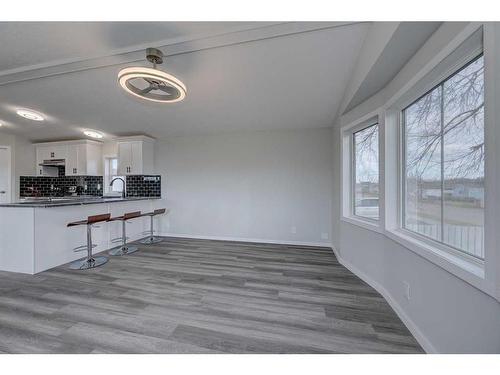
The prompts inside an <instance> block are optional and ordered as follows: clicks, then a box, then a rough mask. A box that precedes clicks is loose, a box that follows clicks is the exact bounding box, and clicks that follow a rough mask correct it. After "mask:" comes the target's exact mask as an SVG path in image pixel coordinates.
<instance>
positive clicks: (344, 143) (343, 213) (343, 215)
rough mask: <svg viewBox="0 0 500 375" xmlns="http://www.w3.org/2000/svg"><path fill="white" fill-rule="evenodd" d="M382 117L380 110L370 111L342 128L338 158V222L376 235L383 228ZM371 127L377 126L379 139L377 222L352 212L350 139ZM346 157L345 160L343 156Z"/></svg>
mask: <svg viewBox="0 0 500 375" xmlns="http://www.w3.org/2000/svg"><path fill="white" fill-rule="evenodd" d="M383 119H384V117H383V112H382V111H381V109H380V108H378V109H376V110H375V111H372V112H370V113H368V114H366V115H365V116H362V117H360V118H359V119H357V120H355V121H352V122H350V123H349V124H347V125H345V126H343V127H342V128H341V129H340V142H341V143H340V146H341V150H340V153H341V158H340V171H341V183H340V202H342V203H341V204H342V205H341V210H340V220H341V221H345V222H348V223H351V224H354V225H358V226H360V227H362V228H365V229H368V230H372V231H374V232H377V233H381V232H382V231H383V227H384V225H383V224H384V213H383V212H382V209H381V208H382V204H381V202H382V203H383V202H384V196H383V191H384V180H383V176H384V174H383V168H382V164H381V163H382V161H383V160H384V156H385V153H384V145H385V142H384V141H383V135H384V134H385V133H384V131H383V128H384V126H385V122H384V120H383ZM372 125H377V126H378V131H379V139H378V148H379V218H378V220H370V219H365V218H363V217H361V216H357V215H354V212H353V211H354V210H353V199H354V196H353V181H354V179H353V170H354V167H353V163H354V156H353V145H352V139H353V134H354V133H355V132H357V131H359V130H362V129H364V128H367V127H369V126H372ZM346 155H347V156H348V157H347V160H346V158H345V157H344V156H346Z"/></svg>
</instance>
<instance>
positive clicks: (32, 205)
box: [0, 197, 162, 208]
mask: <svg viewBox="0 0 500 375" xmlns="http://www.w3.org/2000/svg"><path fill="white" fill-rule="evenodd" d="M160 199H162V198H161V197H129V198H125V199H123V198H119V199H116V198H107V199H106V198H105V199H103V200H100V201H97V200H89V201H80V202H64V203H57V202H54V203H4V204H0V208H2V207H5V208H24V207H26V208H54V207H67V206H86V205H90V204H107V203H120V202H134V201H146V200H160Z"/></svg>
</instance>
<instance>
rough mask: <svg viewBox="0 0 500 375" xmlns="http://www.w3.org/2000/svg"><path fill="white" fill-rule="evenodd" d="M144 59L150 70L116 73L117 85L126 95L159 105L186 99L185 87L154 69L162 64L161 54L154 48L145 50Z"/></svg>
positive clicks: (123, 70) (140, 68)
mask: <svg viewBox="0 0 500 375" xmlns="http://www.w3.org/2000/svg"><path fill="white" fill-rule="evenodd" d="M146 59H147V60H148V61H149V62H151V63H152V64H153V67H152V68H146V67H142V66H138V67H131V68H125V69H122V70H120V72H119V73H118V83H119V84H120V86H121V87H122V88H123V89H124V90H125V91H127V92H128V93H130V94H132V95H134V96H137V97H139V98H142V99H145V100H149V101H152V102H159V103H176V102H180V101H181V100H183V99H184V98H185V97H186V86H185V85H184V83H182V82H181V81H180V80H179V79H177V78H175V77H174V76H172V75H170V74H168V73H165V72H163V71H161V70H158V69H156V65H157V64H161V63H163V53H162V52H161V51H160V50H158V49H156V48H148V49H147V50H146Z"/></svg>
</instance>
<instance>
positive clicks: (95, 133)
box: [83, 130, 104, 139]
mask: <svg viewBox="0 0 500 375" xmlns="http://www.w3.org/2000/svg"><path fill="white" fill-rule="evenodd" d="M83 134H85V135H86V136H87V137H90V138H97V139H101V138H102V137H104V135H102V133H99V132H98V131H95V130H84V131H83Z"/></svg>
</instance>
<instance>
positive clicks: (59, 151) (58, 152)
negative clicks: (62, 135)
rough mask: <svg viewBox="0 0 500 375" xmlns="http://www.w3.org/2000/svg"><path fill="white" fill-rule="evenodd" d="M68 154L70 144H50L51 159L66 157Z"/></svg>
mask: <svg viewBox="0 0 500 375" xmlns="http://www.w3.org/2000/svg"><path fill="white" fill-rule="evenodd" d="M67 156H68V146H66V145H54V146H49V159H66V158H67Z"/></svg>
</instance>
